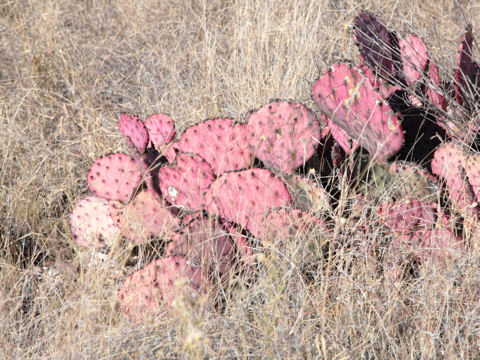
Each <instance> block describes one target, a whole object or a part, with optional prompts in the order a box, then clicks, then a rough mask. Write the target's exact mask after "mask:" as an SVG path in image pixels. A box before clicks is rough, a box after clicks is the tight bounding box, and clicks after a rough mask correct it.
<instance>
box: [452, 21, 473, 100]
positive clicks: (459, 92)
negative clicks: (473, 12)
mask: <svg viewBox="0 0 480 360" xmlns="http://www.w3.org/2000/svg"><path fill="white" fill-rule="evenodd" d="M472 45H473V33H472V25H468V26H467V28H466V29H465V33H464V34H463V37H462V40H461V43H460V50H459V53H458V57H457V66H458V67H457V70H456V71H455V99H456V100H457V102H458V103H459V104H460V105H463V104H464V103H465V102H466V98H465V93H466V92H468V84H469V79H470V77H471V74H472V62H473V58H472V57H473V55H472V50H473V48H472Z"/></svg>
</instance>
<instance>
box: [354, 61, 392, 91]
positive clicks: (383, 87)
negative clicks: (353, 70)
mask: <svg viewBox="0 0 480 360" xmlns="http://www.w3.org/2000/svg"><path fill="white" fill-rule="evenodd" d="M358 69H360V70H362V73H363V75H365V76H366V77H367V78H368V80H370V82H371V84H372V86H373V88H374V89H375V90H377V91H378V92H379V93H380V95H382V97H383V98H384V99H386V98H388V97H389V96H390V95H392V94H393V93H394V92H395V91H397V90H400V89H401V88H400V86H397V85H388V84H387V83H386V81H385V80H383V78H381V77H379V76H378V75H375V74H374V73H373V72H372V70H370V68H369V67H368V66H367V65H365V64H363V65H360V66H359V67H358Z"/></svg>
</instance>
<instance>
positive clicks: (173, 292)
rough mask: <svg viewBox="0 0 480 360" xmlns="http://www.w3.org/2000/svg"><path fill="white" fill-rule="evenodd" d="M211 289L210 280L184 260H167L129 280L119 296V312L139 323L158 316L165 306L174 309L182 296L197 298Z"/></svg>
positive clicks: (164, 259) (153, 263)
mask: <svg viewBox="0 0 480 360" xmlns="http://www.w3.org/2000/svg"><path fill="white" fill-rule="evenodd" d="M208 289H209V283H208V279H207V278H206V277H204V276H203V274H202V272H201V270H200V269H197V268H194V267H192V266H190V265H188V264H187V261H186V260H185V259H184V258H183V257H180V256H173V257H166V258H162V259H158V260H155V261H154V262H152V263H151V264H149V265H147V266H145V268H143V269H141V270H138V271H137V272H135V273H133V274H132V275H130V276H129V277H127V279H126V280H125V282H124V283H123V285H122V287H121V288H120V290H119V292H118V299H119V303H120V304H119V305H120V311H121V312H122V313H123V314H125V315H127V316H128V317H129V318H130V319H131V320H132V321H136V322H140V321H143V320H146V319H147V318H148V317H149V316H154V315H156V314H158V313H159V312H160V311H161V309H162V305H163V306H165V305H167V306H171V305H172V303H173V301H174V300H175V299H176V298H177V297H179V296H181V295H185V294H188V295H190V296H193V297H196V296H199V295H202V294H205V293H206V292H207V291H208Z"/></svg>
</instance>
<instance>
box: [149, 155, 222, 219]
mask: <svg viewBox="0 0 480 360" xmlns="http://www.w3.org/2000/svg"><path fill="white" fill-rule="evenodd" d="M158 179H159V186H160V190H161V191H162V194H163V196H164V198H165V199H166V200H167V201H168V202H169V203H170V204H172V205H176V206H182V207H185V208H187V209H191V210H197V209H201V208H203V207H204V206H205V192H206V191H207V189H208V188H209V187H210V184H211V183H212V182H213V181H214V180H215V175H214V174H213V171H212V167H211V166H210V165H209V164H208V163H207V162H206V161H205V160H203V159H202V158H201V157H200V156H198V155H191V154H185V153H181V154H178V155H177V157H176V159H175V163H174V164H172V165H170V166H165V167H163V168H161V169H160V171H159V172H158Z"/></svg>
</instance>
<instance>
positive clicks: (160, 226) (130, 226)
mask: <svg viewBox="0 0 480 360" xmlns="http://www.w3.org/2000/svg"><path fill="white" fill-rule="evenodd" d="M119 220H120V221H119V223H118V226H119V228H120V230H121V232H122V235H123V236H125V237H126V238H127V239H129V240H131V241H133V242H136V243H141V242H144V241H147V240H148V239H149V238H151V237H165V236H168V237H170V236H172V234H173V231H174V230H175V229H176V228H177V227H178V224H179V220H178V219H177V218H176V217H175V216H173V215H172V214H171V213H170V212H169V211H168V208H167V207H166V204H165V203H164V202H163V201H162V199H161V198H160V197H159V196H158V195H157V194H156V193H155V192H154V191H153V190H147V191H142V192H141V193H139V194H138V195H137V196H136V197H135V199H134V200H133V201H132V202H131V203H129V204H128V205H127V206H125V207H124V208H123V211H122V215H121V217H120V219H119Z"/></svg>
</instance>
